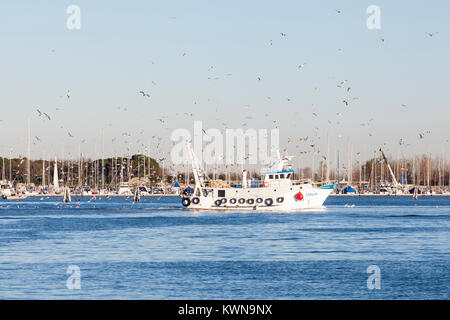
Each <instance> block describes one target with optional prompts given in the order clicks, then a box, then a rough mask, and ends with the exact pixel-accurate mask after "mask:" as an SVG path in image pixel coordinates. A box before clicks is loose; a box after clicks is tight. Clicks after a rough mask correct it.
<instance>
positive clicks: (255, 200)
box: [183, 185, 333, 211]
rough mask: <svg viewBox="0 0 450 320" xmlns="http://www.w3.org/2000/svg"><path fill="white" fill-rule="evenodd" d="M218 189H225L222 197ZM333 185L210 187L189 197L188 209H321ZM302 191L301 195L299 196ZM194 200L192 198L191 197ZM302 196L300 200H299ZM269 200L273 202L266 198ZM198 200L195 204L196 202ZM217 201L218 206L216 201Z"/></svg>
mask: <svg viewBox="0 0 450 320" xmlns="http://www.w3.org/2000/svg"><path fill="white" fill-rule="evenodd" d="M218 190H225V196H224V197H219V196H218ZM331 191H333V188H314V187H311V186H309V187H304V186H300V185H292V186H288V187H286V186H279V187H273V188H245V189H241V188H225V189H218V188H214V189H209V192H208V194H207V195H206V196H205V195H204V192H203V190H202V192H200V193H201V194H200V195H199V194H198V193H197V194H195V195H192V196H190V197H184V198H183V201H185V200H184V199H189V205H187V206H186V203H187V202H184V203H183V205H185V206H186V207H187V208H188V209H193V210H239V211H241V210H258V211H296V210H306V209H323V208H325V207H324V206H323V203H324V202H325V200H326V199H327V197H328V195H329V194H330V193H331ZM299 193H301V195H302V196H300V197H299V196H298V194H299ZM195 198H196V199H197V200H194V199H195ZM299 198H301V199H299ZM267 199H271V200H272V201H268V200H267ZM197 201H198V203H195V202H197ZM219 201H220V205H219V204H218V202H219Z"/></svg>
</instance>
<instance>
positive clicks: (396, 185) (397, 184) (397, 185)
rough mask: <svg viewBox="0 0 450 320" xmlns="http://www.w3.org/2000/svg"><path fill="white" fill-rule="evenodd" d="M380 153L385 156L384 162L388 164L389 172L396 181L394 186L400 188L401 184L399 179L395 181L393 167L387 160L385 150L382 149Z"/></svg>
mask: <svg viewBox="0 0 450 320" xmlns="http://www.w3.org/2000/svg"><path fill="white" fill-rule="evenodd" d="M380 152H381V155H382V156H383V159H384V162H386V164H387V166H388V168H389V172H390V173H391V177H392V181H394V186H395V187H399V186H400V184H399V183H398V182H397V179H395V175H394V172H392V169H391V166H390V165H389V162H388V161H387V158H386V156H385V155H384V152H383V150H381V148H380Z"/></svg>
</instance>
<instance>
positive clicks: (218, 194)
mask: <svg viewBox="0 0 450 320" xmlns="http://www.w3.org/2000/svg"><path fill="white" fill-rule="evenodd" d="M217 196H218V197H225V190H217Z"/></svg>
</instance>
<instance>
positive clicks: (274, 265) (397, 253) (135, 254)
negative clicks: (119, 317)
mask: <svg viewBox="0 0 450 320" xmlns="http://www.w3.org/2000/svg"><path fill="white" fill-rule="evenodd" d="M60 201H61V200H60V199H57V198H45V199H43V200H40V198H29V199H27V200H24V201H12V202H11V201H2V200H0V298H1V299H17V298H19V299H92V298H96V299H448V298H449V291H450V289H449V284H450V272H449V270H450V237H449V235H450V197H421V198H420V199H419V200H418V201H413V200H411V199H410V198H403V197H330V198H329V199H328V200H327V202H326V205H327V207H328V209H327V210H326V211H318V212H303V213H257V212H246V213H237V212H234V213H233V212H190V211H186V210H183V209H182V208H181V205H180V203H179V202H180V201H179V198H161V199H157V198H145V199H143V201H142V202H140V203H135V204H133V203H132V202H131V201H130V200H129V199H125V198H112V199H107V198H102V199H96V200H91V201H90V200H89V199H88V198H83V199H81V202H80V204H79V205H77V204H76V203H72V204H71V205H64V204H62V203H60ZM346 204H349V205H351V204H355V207H354V208H347V207H345V205H346ZM69 265H77V266H79V268H80V271H81V289H80V290H69V289H68V288H67V287H66V280H67V278H68V277H69V275H68V274H66V271H67V268H68V266H69ZM370 265H377V266H378V267H379V268H380V271H381V282H380V283H381V288H380V289H378V290H377V289H374V290H369V289H368V288H367V278H368V277H369V276H370V274H367V272H366V270H367V267H368V266H370Z"/></svg>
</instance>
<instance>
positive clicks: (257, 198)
mask: <svg viewBox="0 0 450 320" xmlns="http://www.w3.org/2000/svg"><path fill="white" fill-rule="evenodd" d="M188 150H189V154H190V157H191V162H192V168H193V173H194V178H195V187H194V189H193V190H192V192H190V193H187V192H186V190H185V191H184V193H183V194H182V197H183V199H182V205H183V206H185V207H186V208H188V209H204V210H259V211H296V210H304V209H322V208H324V206H323V203H324V202H325V200H326V199H327V197H328V195H329V194H330V193H331V192H332V191H333V189H334V187H335V185H334V184H333V185H326V186H322V187H314V186H313V185H312V183H310V182H309V181H297V182H296V181H293V180H292V176H293V173H294V171H293V170H292V168H291V166H290V165H289V160H290V157H288V156H286V157H284V158H281V157H280V156H279V161H278V163H277V164H276V165H275V166H274V167H273V168H272V169H273V170H270V171H267V172H262V176H263V181H262V183H261V184H260V183H256V181H255V180H250V183H248V182H249V181H248V180H247V177H246V172H245V170H244V172H243V179H242V184H241V185H223V186H221V187H210V185H209V184H208V182H207V181H206V178H205V176H206V175H205V174H204V171H203V169H202V167H201V166H200V164H199V162H198V160H197V158H196V156H195V154H194V152H193V150H192V146H191V145H190V144H189V145H188Z"/></svg>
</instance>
